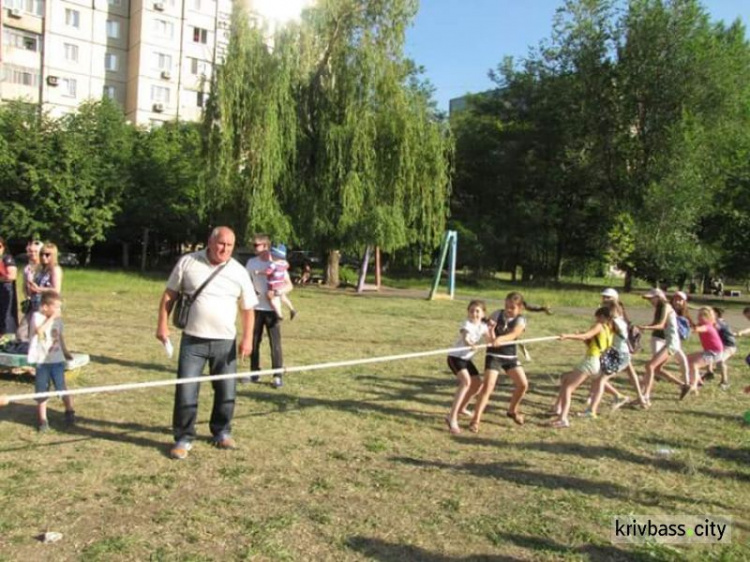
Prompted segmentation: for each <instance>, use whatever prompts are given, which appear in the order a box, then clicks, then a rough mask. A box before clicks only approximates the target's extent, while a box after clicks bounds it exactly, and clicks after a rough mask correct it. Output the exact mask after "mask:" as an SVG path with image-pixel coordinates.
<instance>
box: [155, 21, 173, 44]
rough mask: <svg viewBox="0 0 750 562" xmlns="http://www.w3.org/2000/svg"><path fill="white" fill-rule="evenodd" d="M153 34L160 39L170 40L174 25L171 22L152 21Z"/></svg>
mask: <svg viewBox="0 0 750 562" xmlns="http://www.w3.org/2000/svg"><path fill="white" fill-rule="evenodd" d="M154 32H155V33H156V34H157V35H160V36H161V37H167V38H168V39H172V37H174V25H173V24H172V22H171V21H165V20H159V19H156V20H154Z"/></svg>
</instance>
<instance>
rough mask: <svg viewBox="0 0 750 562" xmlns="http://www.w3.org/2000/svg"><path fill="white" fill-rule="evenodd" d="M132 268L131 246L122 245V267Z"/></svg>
mask: <svg viewBox="0 0 750 562" xmlns="http://www.w3.org/2000/svg"><path fill="white" fill-rule="evenodd" d="M129 266H130V244H128V243H127V242H123V243H122V267H123V268H124V269H127V268H128V267H129Z"/></svg>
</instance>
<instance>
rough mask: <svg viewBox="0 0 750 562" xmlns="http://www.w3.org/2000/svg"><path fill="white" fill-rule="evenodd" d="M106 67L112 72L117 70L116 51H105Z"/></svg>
mask: <svg viewBox="0 0 750 562" xmlns="http://www.w3.org/2000/svg"><path fill="white" fill-rule="evenodd" d="M104 68H105V69H107V70H110V71H112V72H116V71H117V55H116V54H114V53H104Z"/></svg>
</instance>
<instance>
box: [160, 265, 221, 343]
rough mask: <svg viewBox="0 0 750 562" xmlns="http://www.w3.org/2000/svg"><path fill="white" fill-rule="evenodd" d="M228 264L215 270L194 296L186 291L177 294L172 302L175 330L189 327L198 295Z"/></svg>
mask: <svg viewBox="0 0 750 562" xmlns="http://www.w3.org/2000/svg"><path fill="white" fill-rule="evenodd" d="M227 263H229V262H224V263H223V264H222V265H221V266H220V267H217V268H216V270H214V272H213V273H212V274H211V275H209V276H208V279H206V280H205V281H204V282H203V284H202V285H201V286H200V287H198V288H197V289H196V291H195V292H194V293H193V294H192V295H189V294H187V293H186V292H184V291H180V292H179V293H178V294H177V298H176V299H175V300H174V301H172V310H171V312H172V324H174V327H175V328H178V329H180V330H184V329H185V326H187V323H188V319H189V318H190V308H191V307H192V306H193V303H194V302H195V300H196V299H197V298H198V295H200V294H201V291H202V290H203V289H205V288H206V285H208V284H209V283H210V282H211V281H212V280H213V278H214V277H216V276H217V275H218V274H219V273H220V272H221V270H222V269H224V266H226V265H227ZM168 312H169V311H168Z"/></svg>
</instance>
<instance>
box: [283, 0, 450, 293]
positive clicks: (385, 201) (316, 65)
mask: <svg viewBox="0 0 750 562" xmlns="http://www.w3.org/2000/svg"><path fill="white" fill-rule="evenodd" d="M416 9H417V3H416V1H414V0H377V1H373V0H321V1H320V2H319V3H318V5H317V6H316V7H315V8H313V9H310V10H308V11H307V12H306V13H305V16H304V18H303V21H302V23H301V25H300V28H299V63H300V65H301V66H300V89H299V91H298V99H297V104H298V105H297V108H298V119H299V139H298V151H297V168H296V169H297V186H296V188H295V191H294V197H288V198H287V203H288V207H287V208H288V210H289V213H290V215H291V216H293V217H295V228H296V229H297V231H298V233H299V234H300V236H301V237H302V239H304V240H306V241H308V242H309V243H311V244H313V245H315V246H317V247H318V248H320V249H322V250H323V251H324V252H325V253H326V254H327V255H328V271H327V280H328V283H329V284H331V285H337V284H338V259H339V250H341V249H358V248H361V247H363V246H365V245H367V244H375V245H379V246H380V247H382V248H383V249H384V250H385V251H393V250H396V249H398V248H402V247H405V246H407V245H409V244H415V243H420V244H421V245H423V246H424V247H435V246H436V245H437V242H438V239H439V237H440V234H441V232H442V230H443V229H444V226H445V217H446V209H447V202H448V195H449V185H450V177H449V176H450V174H449V172H450V170H449V160H450V159H449V153H450V150H451V142H452V141H451V139H450V137H449V136H448V135H447V132H446V130H445V129H444V127H443V126H442V125H441V123H440V121H439V120H438V119H436V117H435V115H434V111H433V109H432V105H431V103H430V91H429V88H426V87H425V85H424V84H423V83H422V82H421V81H420V79H419V74H418V72H417V70H416V68H415V66H414V64H413V63H412V62H411V61H410V60H408V59H407V58H406V57H405V56H404V53H403V45H404V32H405V30H406V27H407V26H408V25H409V23H410V21H411V19H412V18H413V17H414V15H415V14H416Z"/></svg>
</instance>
